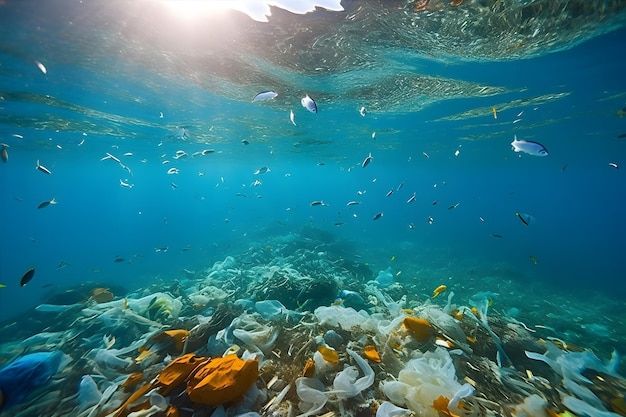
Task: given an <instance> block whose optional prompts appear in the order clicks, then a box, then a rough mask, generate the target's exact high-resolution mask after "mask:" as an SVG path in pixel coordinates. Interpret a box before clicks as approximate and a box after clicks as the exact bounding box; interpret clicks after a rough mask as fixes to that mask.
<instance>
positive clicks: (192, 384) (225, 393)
mask: <svg viewBox="0 0 626 417" xmlns="http://www.w3.org/2000/svg"><path fill="white" fill-rule="evenodd" d="M258 376H259V362H258V360H256V359H255V360H243V359H239V357H238V356H237V355H227V356H224V357H222V358H214V359H211V360H209V361H208V362H207V363H206V364H204V365H202V366H201V367H200V368H198V370H197V371H195V372H194V374H193V376H191V377H190V379H189V380H188V381H187V395H189V399H191V401H193V402H195V403H199V404H210V405H219V404H224V403H228V402H231V401H234V400H236V399H238V398H239V397H241V396H242V395H243V394H245V393H246V391H248V390H249V389H250V387H252V385H253V384H254V383H255V382H256V379H257V377H258Z"/></svg>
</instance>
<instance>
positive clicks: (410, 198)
mask: <svg viewBox="0 0 626 417" xmlns="http://www.w3.org/2000/svg"><path fill="white" fill-rule="evenodd" d="M415 194H416V193H413V195H412V196H411V197H409V199H408V200H406V202H407V204H411V203H412V202H414V201H415Z"/></svg>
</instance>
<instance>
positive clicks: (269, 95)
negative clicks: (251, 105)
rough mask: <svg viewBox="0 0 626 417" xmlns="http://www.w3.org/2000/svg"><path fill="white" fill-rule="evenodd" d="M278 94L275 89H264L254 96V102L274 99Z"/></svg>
mask: <svg viewBox="0 0 626 417" xmlns="http://www.w3.org/2000/svg"><path fill="white" fill-rule="evenodd" d="M277 96H278V93H276V92H274V91H264V92H262V93H259V94H257V95H256V96H254V97H253V98H252V102H255V101H263V100H272V99H274V98H276V97H277Z"/></svg>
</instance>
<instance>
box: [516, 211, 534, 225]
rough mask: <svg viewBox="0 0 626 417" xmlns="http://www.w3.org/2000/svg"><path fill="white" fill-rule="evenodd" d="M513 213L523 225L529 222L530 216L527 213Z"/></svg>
mask: <svg viewBox="0 0 626 417" xmlns="http://www.w3.org/2000/svg"><path fill="white" fill-rule="evenodd" d="M515 215H516V216H517V217H518V218H519V219H520V220H521V221H522V223H524V226H528V225H529V224H530V219H531V217H530V216H529V215H528V214H523V213H515Z"/></svg>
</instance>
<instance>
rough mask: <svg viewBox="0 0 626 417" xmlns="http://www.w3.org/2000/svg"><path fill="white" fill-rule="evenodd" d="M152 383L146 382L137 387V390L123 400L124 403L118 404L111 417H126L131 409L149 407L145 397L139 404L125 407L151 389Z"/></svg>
mask: <svg viewBox="0 0 626 417" xmlns="http://www.w3.org/2000/svg"><path fill="white" fill-rule="evenodd" d="M152 385H153V384H152V383H147V384H145V385H143V386H142V387H141V388H139V389H138V390H137V391H135V392H134V393H133V395H131V396H130V397H128V399H127V400H126V401H125V402H124V404H122V405H121V406H120V408H118V409H117V410H115V414H113V417H126V416H127V415H128V414H130V413H131V412H133V411H138V410H146V409H148V408H149V407H150V401H149V400H147V399H146V400H145V401H144V402H142V403H140V404H136V405H133V406H132V407H131V408H130V409H127V407H129V406H130V405H131V404H133V403H135V402H136V401H137V400H138V399H140V398H141V397H142V396H143V395H144V394H145V393H147V392H148V391H150V390H151V389H152Z"/></svg>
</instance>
